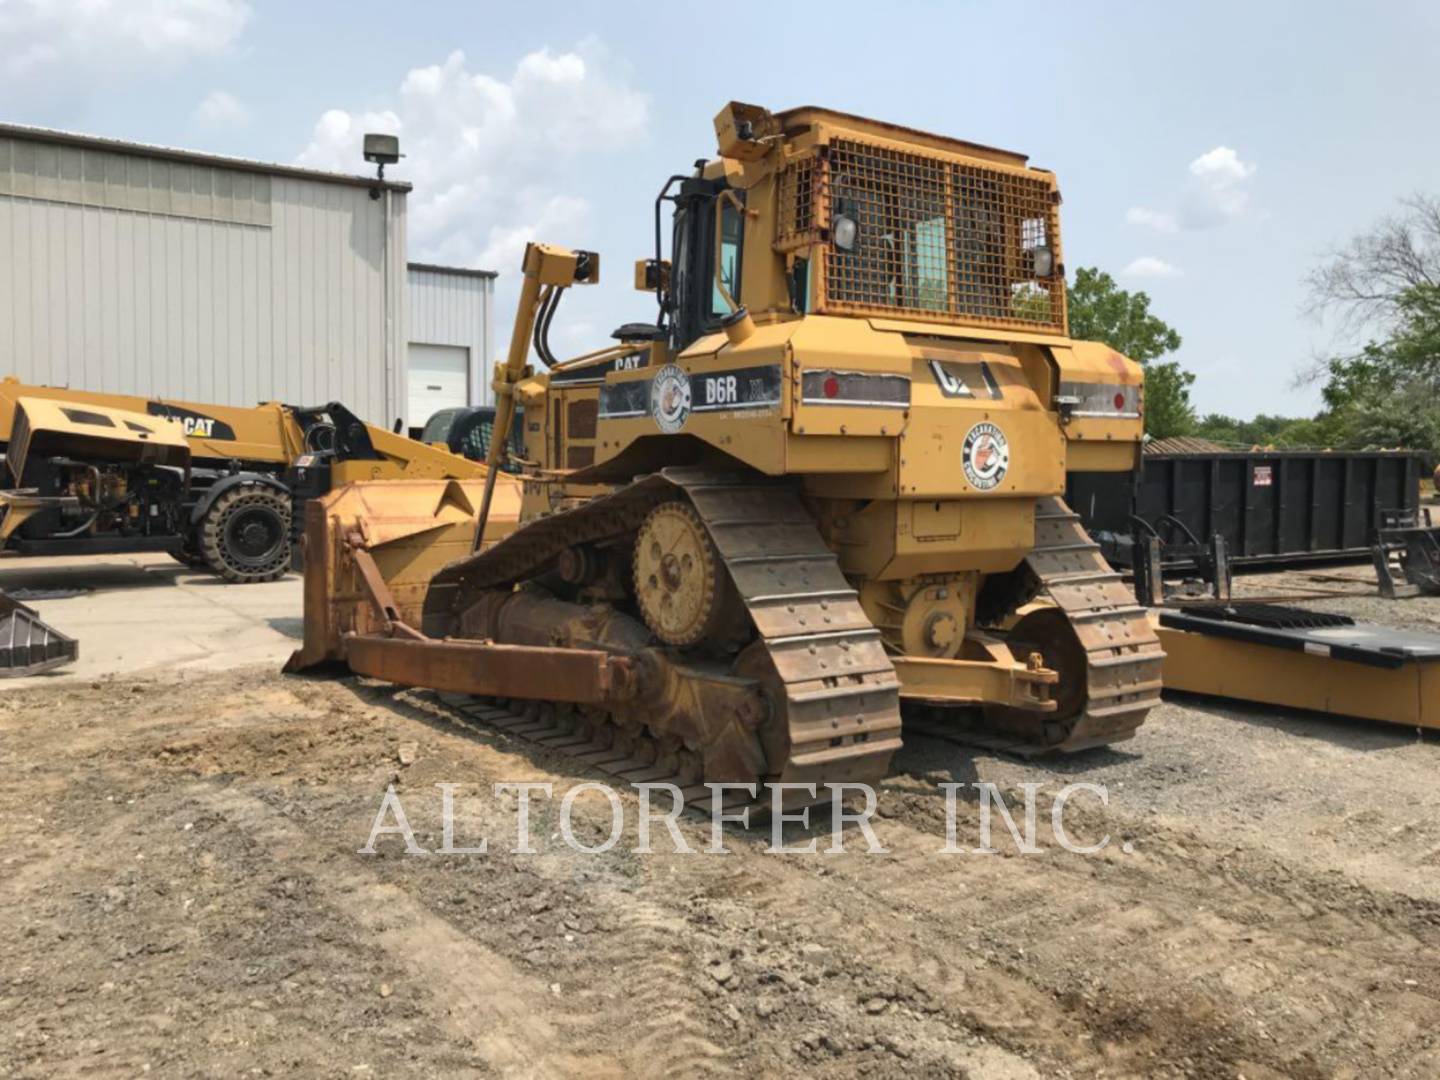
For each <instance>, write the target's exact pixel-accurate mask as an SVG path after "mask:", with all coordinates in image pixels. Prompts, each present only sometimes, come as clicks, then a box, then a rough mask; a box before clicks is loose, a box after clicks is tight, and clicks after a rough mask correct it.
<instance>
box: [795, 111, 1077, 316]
mask: <svg viewBox="0 0 1440 1080" xmlns="http://www.w3.org/2000/svg"><path fill="white" fill-rule="evenodd" d="M1058 202H1059V199H1058V195H1057V192H1056V189H1055V186H1054V184H1053V181H1052V180H1050V178H1049V177H1047V176H1042V175H1026V174H1025V173H1023V172H1019V171H1017V170H1007V169H998V168H991V167H988V166H986V165H984V164H982V163H968V162H956V161H952V160H948V159H943V158H938V157H931V156H929V155H926V154H924V153H916V152H912V151H908V150H900V149H894V148H891V147H888V146H882V145H876V144H871V143H867V142H862V141H860V140H857V139H852V138H836V139H833V140H832V141H831V142H830V143H829V145H828V148H827V149H826V150H824V151H822V152H821V153H820V154H818V155H816V156H814V157H805V158H800V159H797V160H796V161H793V162H791V164H790V165H789V166H787V168H786V169H785V170H784V171H783V172H782V173H781V176H780V189H779V209H780V214H779V219H778V234H777V237H776V247H777V249H778V250H781V251H786V250H790V251H794V250H797V249H798V248H800V247H801V246H804V245H808V244H810V243H813V242H815V241H817V240H820V239H821V238H822V237H823V236H824V235H825V233H824V232H822V230H829V231H830V235H831V237H832V243H830V244H829V245H827V247H826V248H825V249H824V254H823V258H822V263H823V266H822V275H823V277H822V283H821V287H820V290H819V291H818V292H817V295H816V298H815V300H816V303H815V308H814V310H816V311H824V312H831V313H836V314H863V315H877V314H888V315H901V316H904V317H906V318H914V319H920V320H923V321H928V322H951V323H953V322H963V323H973V324H981V325H991V326H996V327H1005V328H1009V329H1019V330H1040V331H1047V332H1056V333H1063V332H1064V330H1065V282H1064V278H1063V277H1062V276H1061V271H1060V269H1059V212H1058ZM842 217H848V218H850V219H851V220H852V221H854V222H855V224H856V225H857V226H858V229H857V230H856V236H855V241H854V245H853V247H852V250H850V251H843V250H840V248H839V246H838V245H837V244H835V243H834V242H833V238H834V229H835V225H836V221H837V219H839V218H842ZM1047 261H1049V262H1050V264H1051V265H1050V266H1049V267H1046V266H1045V265H1044V264H1045V263H1046V262H1047ZM1037 263H1038V264H1039V265H1038V266H1037ZM1037 271H1039V272H1037Z"/></svg>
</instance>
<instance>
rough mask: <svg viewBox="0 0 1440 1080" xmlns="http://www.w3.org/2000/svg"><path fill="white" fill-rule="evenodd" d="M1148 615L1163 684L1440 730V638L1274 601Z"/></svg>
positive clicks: (1238, 698) (1439, 635)
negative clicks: (1161, 653)
mask: <svg viewBox="0 0 1440 1080" xmlns="http://www.w3.org/2000/svg"><path fill="white" fill-rule="evenodd" d="M1151 617H1152V619H1154V621H1155V623H1156V625H1157V630H1158V633H1159V636H1160V640H1161V642H1162V643H1163V644H1164V647H1165V689H1166V690H1181V691H1186V692H1188V693H1193V694H1208V695H1211V696H1214V697H1223V698H1232V699H1234V700H1236V701H1249V702H1257V703H1259V704H1264V705H1279V706H1282V707H1285V708H1291V709H1305V710H1308V711H1311V712H1320V713H1329V714H1331V715H1334V716H1353V717H1357V718H1359V719H1362V720H1382V721H1385V722H1387V723H1391V724H1403V725H1405V726H1407V727H1416V728H1430V729H1432V730H1435V729H1440V634H1427V633H1423V632H1418V631H1413V630H1397V629H1394V628H1392V627H1388V626H1375V625H1372V624H1368V623H1360V622H1356V621H1355V620H1353V619H1351V618H1349V617H1348V616H1344V615H1333V614H1330V613H1328V612H1320V611H1307V610H1303V609H1296V608H1287V607H1280V606H1278V605H1274V604H1234V605H1231V606H1229V607H1223V608H1220V607H1196V608H1191V609H1184V608H1182V609H1180V610H1170V609H1166V610H1163V611H1156V612H1152V614H1151Z"/></svg>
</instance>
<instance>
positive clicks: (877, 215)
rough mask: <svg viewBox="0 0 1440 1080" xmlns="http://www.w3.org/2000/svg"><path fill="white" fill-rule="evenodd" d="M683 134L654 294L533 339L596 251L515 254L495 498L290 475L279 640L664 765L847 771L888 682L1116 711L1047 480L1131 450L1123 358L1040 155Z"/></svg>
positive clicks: (1037, 715) (700, 773)
mask: <svg viewBox="0 0 1440 1080" xmlns="http://www.w3.org/2000/svg"><path fill="white" fill-rule="evenodd" d="M716 132H717V135H718V141H719V156H718V157H717V158H716V159H715V160H713V161H710V162H709V163H707V164H704V165H703V166H701V167H699V168H697V169H696V171H695V173H694V174H693V175H688V176H683V177H675V178H672V180H671V181H670V182H669V183H668V184H667V185H666V186H665V188H664V190H663V191H662V193H661V196H660V198H659V199H658V200H657V202H656V217H657V221H656V234H657V237H658V235H659V233H660V227H659V226H660V220H659V218H660V214H661V208H662V204H663V203H665V202H669V203H671V204H672V206H673V211H674V213H673V220H672V226H671V237H672V242H671V257H670V259H668V260H666V259H663V258H662V253H661V252H660V251H657V252H656V253H655V255H654V257H653V258H650V259H646V260H643V261H642V262H641V263H640V264H638V265H637V267H636V284H637V286H638V287H640V288H642V289H644V290H646V291H649V292H653V293H654V295H655V297H656V301H657V307H658V318H657V320H656V322H655V323H654V324H629V325H627V326H624V327H621V328H620V330H619V331H617V333H616V337H617V338H618V340H619V344H617V345H614V346H611V347H609V348H607V349H603V350H600V351H598V352H595V353H591V354H588V355H586V356H583V357H580V358H578V359H576V360H572V361H567V362H560V361H558V360H557V359H556V358H555V357H554V356H553V354H552V353H551V351H550V347H549V343H548V331H549V328H550V326H551V323H552V321H553V319H554V316H555V311H556V306H557V304H558V303H559V301H560V298H561V297H562V295H563V294H564V292H565V290H566V289H567V288H569V287H570V286H572V285H576V284H587V283H591V282H594V281H595V280H597V279H598V275H599V260H598V257H596V256H595V255H593V254H591V253H587V252H570V251H566V250H564V249H560V248H553V247H548V246H545V245H540V244H534V245H531V246H530V247H529V249H528V250H527V251H526V254H525V261H524V266H523V270H524V284H523V290H522V295H521V299H520V304H519V310H518V312H517V317H516V322H515V330H514V334H513V336H512V339H511V346H510V353H509V357H508V359H507V361H506V363H505V364H504V365H502V366H501V367H500V368H499V369H498V371H497V374H496V378H495V388H496V392H497V416H496V438H495V440H493V441H492V444H491V462H490V463H491V465H492V466H494V465H498V464H499V463H500V462H501V461H502V460H503V455H504V444H505V439H504V434H505V433H506V432H507V431H508V426H509V424H510V423H511V421H512V419H513V418H514V417H515V416H516V415H517V414H518V415H519V416H520V417H521V422H522V424H523V431H524V446H525V451H524V455H523V458H524V459H523V461H522V465H523V466H524V469H525V473H524V476H523V491H522V496H521V505H520V507H519V513H518V517H519V522H520V524H519V527H518V528H517V527H515V522H514V520H513V518H512V517H511V516H510V515H509V514H502V515H501V516H502V517H503V519H504V520H498V519H497V517H496V516H495V513H496V512H495V511H494V510H492V506H497V507H498V505H499V504H495V503H494V502H493V500H492V496H491V493H490V492H489V491H488V490H482V491H481V492H480V497H479V505H478V506H475V505H474V503H475V499H474V497H473V496H472V495H470V494H468V493H467V494H466V496H465V498H464V499H463V500H462V498H460V497H459V495H458V494H457V493H456V490H455V486H454V485H444V486H442V485H430V487H431V489H432V492H433V493H432V495H430V496H427V498H426V500H424V501H427V502H428V503H429V504H430V505H432V506H433V507H434V508H435V518H434V521H435V525H434V528H433V529H432V530H429V531H423V530H421V529H420V528H419V523H418V522H416V521H414V520H411V522H410V524H409V525H408V526H406V527H405V528H403V529H391V528H390V527H389V526H388V519H387V517H386V511H385V509H384V506H383V505H382V500H383V498H384V495H383V493H381V492H378V491H376V492H375V497H374V498H373V499H372V498H370V496H369V494H367V495H366V498H367V499H370V502H371V507H370V508H371V510H373V511H374V514H373V515H372V516H370V517H364V516H361V517H358V518H357V517H354V516H353V515H350V514H349V513H348V512H340V510H341V509H342V507H341V503H342V502H343V503H344V505H346V506H349V505H351V504H350V503H349V502H348V501H347V500H352V499H353V498H354V497H355V496H354V493H353V492H352V493H349V494H346V495H344V496H332V497H330V498H329V499H328V500H325V499H322V500H319V501H317V502H316V503H314V504H312V506H311V508H310V512H309V514H310V516H309V520H308V524H307V541H306V542H307V546H309V548H310V550H311V551H312V552H313V551H318V550H325V551H328V552H331V553H333V554H334V560H331V561H329V562H328V566H327V569H326V571H325V575H326V577H325V579H324V580H322V578H321V576H320V575H319V574H318V572H317V575H316V578H315V580H314V582H307V593H306V648H305V649H304V650H302V652H301V653H300V654H298V655H297V657H296V658H295V660H294V661H293V662H292V663H293V665H294V666H297V667H298V666H305V665H306V664H308V663H311V662H316V661H318V660H320V659H322V658H326V657H329V658H339V659H344V660H346V661H348V663H349V664H350V666H351V668H352V669H355V670H357V671H362V672H365V673H368V674H373V675H378V676H381V677H384V678H387V679H391V680H392V681H396V682H401V683H407V684H411V685H420V686H431V687H437V688H440V689H445V690H457V691H465V692H469V693H473V694H489V695H499V696H501V697H506V698H524V699H534V700H537V701H538V702H541V704H540V705H538V706H537V707H538V708H540V710H541V712H542V713H543V714H544V716H543V724H542V726H544V727H545V728H546V730H550V729H551V728H555V729H556V730H558V731H559V732H560V734H559V735H556V736H555V739H554V741H555V743H556V744H557V745H560V744H565V745H572V746H581V747H585V748H588V749H586V751H585V752H586V753H587V754H589V755H591V757H589V758H587V760H593V761H601V760H623V761H626V762H636V761H638V762H639V763H640V766H639V767H640V768H641V771H646V770H647V769H648V770H649V772H650V773H654V774H656V775H658V774H660V773H667V774H673V775H675V776H678V777H681V778H682V779H684V780H686V781H691V782H693V781H697V780H700V779H704V780H727V781H741V782H744V781H758V780H771V781H792V782H801V783H812V782H823V781H826V780H873V779H875V778H878V777H879V776H880V775H883V773H884V772H885V770H886V768H887V766H888V764H889V761H890V758H891V756H892V754H893V753H894V751H895V750H896V749H897V748H898V746H899V745H900V713H901V705H902V702H903V703H905V705H906V706H907V707H912V708H915V709H921V710H924V711H925V712H926V713H927V714H929V715H930V717H931V718H932V719H935V718H938V719H940V720H942V721H946V722H951V723H955V724H960V723H964V722H968V721H969V720H970V719H971V718H973V717H974V716H975V715H976V714H977V713H978V712H980V710H977V709H976V708H975V707H977V706H978V707H981V709H983V716H984V718H985V730H986V732H987V733H988V735H989V737H990V738H992V739H994V740H996V741H997V742H999V743H1001V744H1003V745H1006V746H1012V747H1026V748H1030V749H1058V750H1075V749H1081V748H1084V747H1089V746H1095V745H1100V744H1104V743H1109V742H1114V741H1116V740H1120V739H1125V738H1128V737H1130V736H1131V735H1133V734H1134V732H1135V730H1136V728H1138V727H1139V725H1140V724H1141V723H1142V722H1143V720H1144V718H1145V715H1146V713H1147V711H1148V710H1149V709H1150V708H1151V707H1152V706H1153V705H1154V704H1155V703H1156V701H1157V700H1158V697H1159V692H1160V665H1161V660H1162V652H1161V650H1160V646H1159V643H1158V641H1157V639H1156V637H1155V634H1154V632H1153V630H1152V628H1151V625H1150V623H1149V621H1148V620H1147V618H1146V614H1145V612H1144V610H1143V609H1142V608H1140V607H1139V606H1138V605H1137V604H1136V603H1135V598H1134V595H1133V593H1132V592H1131V590H1130V589H1129V587H1128V586H1126V585H1125V584H1124V583H1123V581H1122V580H1121V578H1120V576H1119V575H1118V574H1115V573H1113V572H1112V571H1111V570H1110V568H1109V567H1108V566H1107V565H1106V564H1105V562H1104V560H1103V559H1102V558H1101V556H1100V554H1099V551H1098V548H1097V546H1096V545H1095V544H1094V543H1092V542H1091V540H1090V538H1089V537H1088V536H1087V535H1086V534H1085V532H1084V530H1083V528H1082V527H1081V525H1080V523H1079V519H1078V517H1077V516H1076V515H1075V514H1073V513H1071V512H1070V510H1069V509H1068V508H1067V507H1066V506H1065V505H1064V503H1063V501H1062V499H1061V495H1062V493H1063V491H1064V489H1065V477H1066V471H1067V469H1084V470H1093V471H1105V470H1114V471H1124V470H1129V469H1131V468H1132V467H1133V466H1134V464H1135V461H1136V454H1137V451H1138V446H1139V442H1140V438H1141V431H1142V419H1141V415H1142V374H1141V369H1140V368H1139V366H1138V365H1136V364H1134V363H1132V362H1131V361H1129V360H1127V359H1126V358H1124V357H1123V356H1120V355H1118V354H1116V353H1115V352H1114V351H1112V350H1111V349H1109V348H1107V347H1105V346H1103V345H1098V344H1093V343H1086V342H1076V341H1072V340H1071V339H1070V338H1069V337H1068V335H1067V332H1066V310H1065V284H1064V270H1063V266H1062V263H1061V247H1060V224H1059V204H1060V195H1059V189H1058V187H1057V184H1056V181H1055V177H1054V176H1053V175H1052V174H1051V173H1049V172H1046V171H1044V170H1040V169H1035V168H1032V167H1030V166H1029V165H1028V164H1027V162H1026V159H1025V158H1024V157H1023V156H1021V155H1018V154H1013V153H1008V152H1005V151H1000V150H994V149H991V148H988V147H983V146H978V145H975V144H971V143H966V142H961V141H959V140H955V139H949V138H944V137H941V136H937V135H931V134H927V133H923V132H917V131H912V130H909V129H905V128H900V127H895V126H893V125H889V124H883V123H878V122H875V121H871V120H864V119H861V118H858V117H853V116H847V115H844V114H841V113H836V112H832V111H828V110H824V109H815V108H803V109H795V110H791V111H789V112H784V113H779V114H772V113H770V112H767V111H766V110H764V109H761V108H757V107H754V106H748V105H738V104H732V105H730V106H728V107H727V108H726V109H724V110H722V112H721V113H720V115H719V116H718V117H717V119H716ZM532 342H533V345H534V349H535V354H536V356H537V358H538V360H539V361H540V363H541V364H542V365H543V369H542V370H534V369H532V368H531V367H529V366H527V358H528V354H529V349H530V346H531V344H532ZM496 475H497V474H496V472H495V471H493V470H492V472H491V474H490V476H491V477H492V478H493V477H495V476H496ZM362 487H363V485H362ZM442 487H443V492H442ZM466 504H468V505H470V506H471V508H472V509H473V511H474V512H473V515H467V516H468V517H469V521H470V525H469V527H470V528H471V529H472V530H473V529H474V528H475V524H474V523H477V522H478V527H479V532H480V537H479V538H480V540H481V541H482V542H481V543H479V544H478V545H477V548H478V550H477V551H476V552H475V553H474V554H472V555H469V556H467V557H465V558H462V559H459V560H457V561H454V562H451V563H450V564H449V565H448V566H446V567H445V568H444V569H443V570H441V571H440V572H438V573H434V574H433V576H430V577H429V578H428V582H427V584H428V588H427V589H426V591H425V598H424V602H423V604H420V605H418V606H417V605H416V603H415V602H414V597H415V596H416V590H414V588H413V585H414V584H415V581H416V578H415V577H414V576H411V575H409V574H408V573H407V570H406V563H407V561H408V560H407V557H406V556H405V554H404V553H405V552H411V553H416V554H418V553H421V552H425V551H427V550H429V549H430V545H431V544H432V542H433V539H434V538H435V537H438V536H441V535H445V536H453V535H456V534H455V533H452V532H451V531H450V530H459V529H460V528H462V526H461V522H460V517H461V516H462V514H463V508H464V506H465V505H466ZM415 507H416V503H415V502H414V501H413V500H412V501H411V502H409V503H407V506H406V508H405V510H404V512H403V513H402V514H401V515H400V516H402V517H407V516H408V517H410V518H413V517H414V510H415ZM501 509H503V508H501ZM492 523H495V525H499V526H500V527H498V528H496V527H494V526H493V525H492ZM367 532H368V533H369V534H370V535H371V536H372V537H373V538H374V539H373V540H368V541H367V540H366V538H365V534H366V533H367ZM424 561H425V564H426V565H425V570H424V572H425V573H426V574H427V575H429V574H431V568H432V567H433V560H424ZM387 564H388V566H389V567H391V570H392V571H393V572H389V573H387V572H384V570H383V566H384V565H387ZM316 565H318V564H317V563H312V566H316ZM311 584H313V585H314V587H313V588H311V587H310V586H311ZM402 592H404V593H405V595H407V596H409V597H411V599H410V600H409V601H408V602H407V601H405V600H402V599H401V593H402ZM526 671H528V672H530V673H531V677H529V678H526V677H522V676H523V675H524V674H525V672H526ZM537 675H539V676H543V677H535V676H537ZM551 734H554V732H553V731H552V732H551ZM607 754H608V755H610V757H609V758H608V759H607V758H606V755H607Z"/></svg>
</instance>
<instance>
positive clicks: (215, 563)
mask: <svg viewBox="0 0 1440 1080" xmlns="http://www.w3.org/2000/svg"><path fill="white" fill-rule="evenodd" d="M257 509H258V510H262V511H263V510H270V511H273V513H274V514H275V516H276V518H277V519H278V521H279V525H280V542H279V543H278V544H276V545H275V546H274V547H273V548H272V549H270V550H269V551H268V552H266V553H265V556H264V557H263V558H262V559H260V560H258V561H255V560H244V559H241V558H239V557H238V556H237V555H236V554H235V553H234V552H233V551H232V550H231V549H230V548H229V546H228V544H227V543H226V536H225V533H226V526H227V524H228V523H229V521H230V519H231V518H233V517H234V516H235V515H236V514H238V513H240V512H242V511H246V510H251V511H253V510H257ZM198 531H199V535H200V553H201V554H202V555H203V556H204V557H205V563H206V565H208V566H209V567H210V570H211V572H213V573H215V574H217V575H218V576H220V577H222V578H224V579H225V580H226V581H229V582H232V583H234V584H237V585H253V584H255V583H256V582H261V581H275V580H278V579H279V578H282V577H284V576H285V573H286V571H288V570H289V569H290V496H289V495H288V494H285V493H283V492H280V491H276V490H275V489H274V488H272V487H267V486H264V485H260V484H256V485H240V486H237V487H233V488H231V489H230V490H229V491H227V492H225V493H224V494H223V495H221V496H220V497H219V498H218V499H216V500H215V502H214V504H213V505H212V506H211V507H210V509H209V510H208V511H207V512H206V514H205V517H204V518H203V519H202V520H201V522H200V527H199V530H198Z"/></svg>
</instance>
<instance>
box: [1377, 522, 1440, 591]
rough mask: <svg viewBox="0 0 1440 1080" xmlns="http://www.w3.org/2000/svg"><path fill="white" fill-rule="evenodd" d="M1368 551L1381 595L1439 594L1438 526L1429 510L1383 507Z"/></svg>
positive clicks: (1439, 546) (1439, 553)
mask: <svg viewBox="0 0 1440 1080" xmlns="http://www.w3.org/2000/svg"><path fill="white" fill-rule="evenodd" d="M1370 551H1371V555H1372V556H1373V558H1374V560H1375V576H1376V578H1378V579H1379V582H1380V595H1381V596H1383V597H1386V598H1387V599H1389V600H1396V599H1400V598H1403V597H1410V596H1440V528H1436V527H1435V526H1434V524H1433V523H1432V522H1431V520H1430V511H1429V509H1423V510H1382V511H1381V512H1380V528H1378V529H1376V530H1375V543H1374V545H1373V546H1372V547H1371V549H1370ZM1402 582H1403V584H1402Z"/></svg>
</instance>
